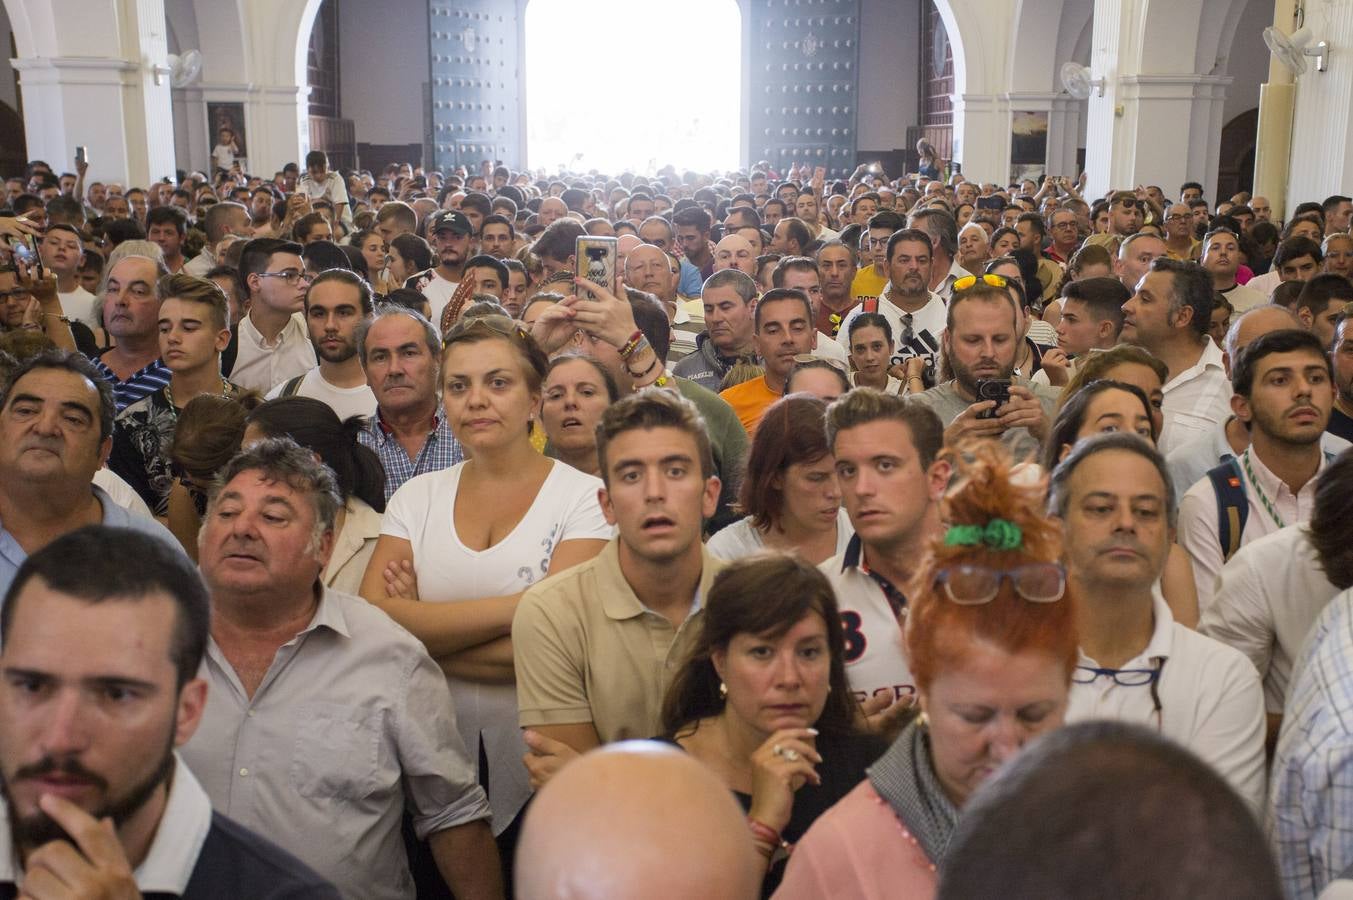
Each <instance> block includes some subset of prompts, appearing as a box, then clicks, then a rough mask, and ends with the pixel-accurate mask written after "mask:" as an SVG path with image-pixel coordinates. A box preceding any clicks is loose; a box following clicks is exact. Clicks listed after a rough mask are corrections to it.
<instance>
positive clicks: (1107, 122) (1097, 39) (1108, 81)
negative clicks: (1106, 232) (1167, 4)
mask: <svg viewBox="0 0 1353 900" xmlns="http://www.w3.org/2000/svg"><path fill="white" fill-rule="evenodd" d="M1127 14H1128V10H1127V8H1126V7H1125V5H1124V0H1095V12H1094V25H1093V27H1092V35H1091V38H1090V72H1091V76H1092V77H1093V78H1096V79H1103V81H1104V84H1103V86H1102V88H1099V89H1096V90H1093V91H1091V93H1090V100H1089V103H1088V106H1087V110H1086V135H1085V172H1086V175H1087V176H1088V181H1087V183H1086V190H1085V196H1087V197H1099V196H1102V195H1103V194H1104V193H1105V192H1106V191H1108V190H1109V188H1111V187H1122V186H1124V185H1125V184H1131V181H1132V179H1131V177H1130V175H1129V176H1128V177H1127V178H1126V180H1125V179H1124V172H1123V171H1121V169H1122V168H1123V167H1122V164H1121V159H1120V154H1119V153H1117V152H1116V148H1117V145H1118V141H1119V116H1120V115H1122V113H1120V112H1119V110H1118V103H1119V90H1118V69H1119V59H1120V58H1121V57H1123V55H1124V54H1123V53H1122V50H1123V49H1124V48H1123V47H1121V46H1120V44H1123V43H1126V42H1130V41H1131V40H1132V37H1131V34H1132V33H1131V31H1130V30H1129V31H1128V33H1127V34H1126V35H1124V34H1123V33H1122V25H1123V17H1124V16H1125V15H1127Z"/></svg>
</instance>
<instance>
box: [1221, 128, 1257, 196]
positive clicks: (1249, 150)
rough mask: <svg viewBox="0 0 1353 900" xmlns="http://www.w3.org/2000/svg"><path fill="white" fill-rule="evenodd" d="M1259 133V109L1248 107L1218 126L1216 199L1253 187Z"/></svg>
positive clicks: (1250, 189)
mask: <svg viewBox="0 0 1353 900" xmlns="http://www.w3.org/2000/svg"><path fill="white" fill-rule="evenodd" d="M1258 134H1259V109H1258V108H1257V107H1256V108H1255V109H1249V110H1246V111H1245V112H1243V113H1241V114H1240V115H1238V116H1236V117H1235V118H1234V119H1232V120H1231V121H1229V122H1227V123H1226V125H1225V126H1223V127H1222V130H1221V152H1220V154H1219V155H1218V166H1217V199H1218V200H1221V199H1224V198H1227V197H1231V196H1233V195H1235V194H1238V193H1240V192H1241V191H1252V190H1254V145H1255V139H1256V137H1257V136H1258Z"/></svg>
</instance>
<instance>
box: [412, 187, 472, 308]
mask: <svg viewBox="0 0 1353 900" xmlns="http://www.w3.org/2000/svg"><path fill="white" fill-rule="evenodd" d="M427 234H428V242H429V243H430V244H432V250H433V252H434V253H436V254H437V265H435V266H433V267H432V268H431V269H428V270H427V271H424V272H419V273H418V274H417V275H414V276H412V277H410V278H409V280H408V281H406V282H404V286H405V287H406V288H413V289H414V290H415V291H418V292H419V293H420V294H422V295H423V296H424V297H426V298H427V299H428V304H429V305H430V306H431V307H432V321H433V322H440V321H441V320H442V310H443V309H445V308H446V305H447V304H448V303H450V302H451V295H452V294H454V293H455V292H456V288H457V287H459V286H460V279H461V276H462V275H464V274H465V261H466V260H467V259H469V257H470V243H471V235H473V234H474V228H473V226H471V224H470V220H469V219H468V218H466V217H465V214H464V213H462V212H460V211H458V210H454V209H443V210H438V211H437V212H436V213H433V215H432V218H430V219H428V225H427Z"/></svg>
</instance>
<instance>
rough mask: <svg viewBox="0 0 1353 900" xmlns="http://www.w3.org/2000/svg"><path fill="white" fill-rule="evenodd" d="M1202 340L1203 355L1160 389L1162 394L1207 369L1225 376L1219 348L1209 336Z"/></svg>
mask: <svg viewBox="0 0 1353 900" xmlns="http://www.w3.org/2000/svg"><path fill="white" fill-rule="evenodd" d="M1204 340H1205V341H1206V343H1204V344H1203V353H1202V355H1201V356H1199V357H1198V361H1197V362H1196V363H1194V364H1193V365H1191V366H1189V367H1188V368H1187V369H1185V370H1184V371H1182V372H1180V373H1179V374H1178V375H1176V376H1175V377H1173V378H1171V379H1170V381H1169V383H1167V384H1166V385H1165V387H1164V388H1163V389H1162V393H1166V394H1168V393H1169V392H1170V391H1171V390H1172V389H1174V388H1177V387H1179V386H1180V385H1182V384H1185V383H1187V382H1190V381H1192V380H1193V379H1195V378H1197V377H1198V376H1200V375H1202V374H1203V373H1204V372H1206V371H1207V370H1208V369H1216V370H1217V371H1218V372H1221V373H1223V374H1225V372H1226V367H1225V366H1224V365H1223V364H1222V355H1221V348H1220V347H1218V346H1217V345H1216V344H1215V343H1214V342H1213V340H1212V337H1211V336H1210V335H1209V336H1208V337H1206V338H1204Z"/></svg>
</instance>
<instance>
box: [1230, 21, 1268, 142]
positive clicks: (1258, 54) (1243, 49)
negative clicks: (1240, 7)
mask: <svg viewBox="0 0 1353 900" xmlns="http://www.w3.org/2000/svg"><path fill="white" fill-rule="evenodd" d="M1272 24H1273V3H1272V0H1250V2H1249V5H1248V6H1246V7H1245V11H1244V12H1242V13H1241V14H1240V24H1239V25H1237V26H1236V36H1235V41H1234V42H1233V43H1232V44H1231V51H1230V54H1229V55H1228V57H1227V61H1226V74H1228V75H1230V76H1231V77H1232V78H1234V79H1235V80H1234V81H1232V82H1231V86H1230V87H1228V88H1227V89H1226V104H1225V106H1224V108H1223V110H1222V122H1223V123H1225V122H1229V121H1231V120H1232V119H1234V118H1235V117H1236V116H1238V115H1240V114H1241V113H1243V112H1245V111H1246V110H1250V109H1254V108H1255V107H1257V106H1258V105H1259V85H1261V84H1263V83H1264V82H1265V81H1267V80H1268V59H1269V57H1268V48H1267V47H1265V46H1264V37H1263V32H1264V28H1265V26H1268V25H1272ZM1218 137H1220V135H1219V136H1218Z"/></svg>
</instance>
